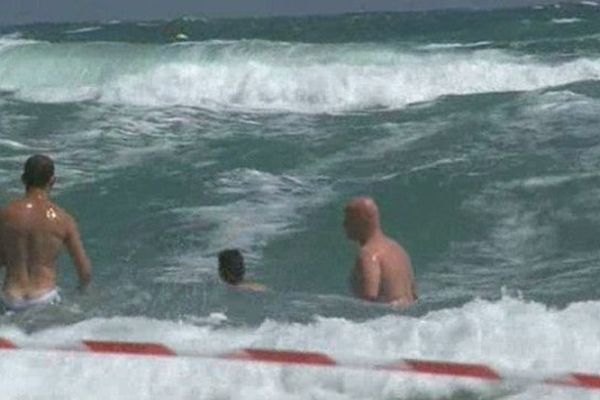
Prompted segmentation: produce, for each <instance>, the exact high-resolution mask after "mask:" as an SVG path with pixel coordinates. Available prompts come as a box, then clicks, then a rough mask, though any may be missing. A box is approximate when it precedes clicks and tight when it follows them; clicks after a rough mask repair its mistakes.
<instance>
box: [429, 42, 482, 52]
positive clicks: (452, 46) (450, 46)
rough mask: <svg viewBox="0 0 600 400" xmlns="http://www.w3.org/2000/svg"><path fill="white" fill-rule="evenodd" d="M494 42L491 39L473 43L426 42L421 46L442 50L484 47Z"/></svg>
mask: <svg viewBox="0 0 600 400" xmlns="http://www.w3.org/2000/svg"><path fill="white" fill-rule="evenodd" d="M490 44H492V42H489V41H481V42H473V43H431V44H426V45H424V46H421V47H419V48H420V49H422V50H440V49H461V48H463V49H465V48H466V49H469V48H474V47H484V46H489V45H490Z"/></svg>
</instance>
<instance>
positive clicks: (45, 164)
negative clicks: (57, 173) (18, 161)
mask: <svg viewBox="0 0 600 400" xmlns="http://www.w3.org/2000/svg"><path fill="white" fill-rule="evenodd" d="M53 176H54V161H52V159H51V158H50V157H48V156H44V155H41V154H36V155H34V156H31V157H29V158H28V159H27V161H25V166H24V167H23V175H22V179H23V183H24V184H25V186H27V187H37V188H43V187H45V186H46V185H48V184H49V183H50V180H51V179H52V177H53Z"/></svg>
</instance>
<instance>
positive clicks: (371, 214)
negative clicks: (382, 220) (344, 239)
mask: <svg viewBox="0 0 600 400" xmlns="http://www.w3.org/2000/svg"><path fill="white" fill-rule="evenodd" d="M344 229H345V231H346V235H347V236H348V239H351V240H355V241H357V242H360V243H365V242H366V241H367V240H369V239H370V238H372V237H373V236H374V235H375V234H377V233H378V232H379V231H380V229H381V228H380V225H379V209H378V208H377V204H375V201H374V200H373V199H372V198H370V197H358V198H356V199H353V200H351V201H350V202H348V204H347V205H346V209H345V216H344Z"/></svg>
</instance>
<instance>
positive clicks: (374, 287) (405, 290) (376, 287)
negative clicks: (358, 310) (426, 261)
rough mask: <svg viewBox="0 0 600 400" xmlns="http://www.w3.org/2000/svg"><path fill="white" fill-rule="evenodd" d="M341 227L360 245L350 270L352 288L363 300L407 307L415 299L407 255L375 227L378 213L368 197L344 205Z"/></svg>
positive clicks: (377, 223)
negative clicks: (343, 218) (344, 216)
mask: <svg viewBox="0 0 600 400" xmlns="http://www.w3.org/2000/svg"><path fill="white" fill-rule="evenodd" d="M344 227H345V229H346V232H347V234H348V237H349V238H350V239H351V240H355V241H357V242H358V243H359V245H360V252H359V255H358V257H357V259H356V262H355V265H354V269H353V270H352V276H351V279H352V287H353V290H354V293H355V295H356V296H358V297H361V298H363V299H365V300H370V301H379V302H385V303H393V304H394V305H399V306H408V305H410V304H412V303H414V302H415V301H416V299H417V293H416V286H415V283H414V276H413V271H412V265H411V261H410V257H409V256H408V254H407V253H406V251H405V250H404V249H403V248H402V246H400V245H399V244H398V243H396V242H395V241H394V240H392V239H390V238H388V237H386V236H385V235H384V234H383V232H382V230H381V228H380V226H379V213H378V210H377V206H376V205H375V202H374V201H373V200H372V199H368V198H359V199H356V200H354V201H352V202H350V203H349V204H348V206H347V207H346V218H345V221H344Z"/></svg>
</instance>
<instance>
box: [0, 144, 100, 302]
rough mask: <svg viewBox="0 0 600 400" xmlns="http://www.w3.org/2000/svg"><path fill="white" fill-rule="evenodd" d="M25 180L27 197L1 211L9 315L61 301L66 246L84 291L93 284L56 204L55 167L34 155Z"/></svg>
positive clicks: (75, 235) (72, 226)
mask: <svg viewBox="0 0 600 400" xmlns="http://www.w3.org/2000/svg"><path fill="white" fill-rule="evenodd" d="M21 180H22V181H23V184H24V185H25V196H24V197H23V198H21V199H18V200H15V201H13V202H12V203H10V204H9V205H8V206H7V207H6V208H4V209H3V210H1V211H0V254H2V255H3V257H2V258H3V260H2V261H3V262H4V265H5V269H6V272H5V278H4V287H3V292H2V301H3V303H4V306H5V307H6V309H7V310H9V311H22V310H25V309H27V308H30V307H33V306H37V305H43V304H50V303H53V302H56V301H58V300H59V295H58V291H57V288H56V260H57V258H58V255H59V253H60V250H61V249H62V247H63V245H64V246H65V247H66V248H67V250H68V251H69V254H70V255H71V258H72V260H73V262H74V264H75V269H76V271H77V275H78V277H79V282H80V285H81V286H82V287H85V286H87V285H88V284H89V282H90V279H91V264H90V261H89V259H88V257H87V255H86V253H85V250H84V248H83V244H82V242H81V238H80V236H79V230H78V228H77V224H76V222H75V220H74V219H73V217H71V216H70V215H69V214H68V213H67V212H65V211H64V210H62V209H61V208H60V207H58V206H57V205H56V204H54V203H53V202H52V201H51V200H50V197H49V192H50V189H51V188H52V186H53V185H54V182H55V177H54V163H53V162H52V160H51V159H50V158H49V157H46V156H43V155H35V156H32V157H30V158H29V159H28V160H27V162H26V163H25V167H24V172H23V175H22V176H21Z"/></svg>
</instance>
